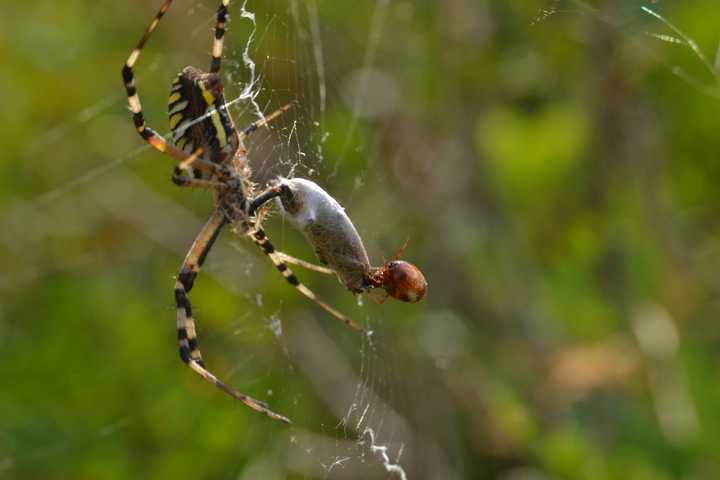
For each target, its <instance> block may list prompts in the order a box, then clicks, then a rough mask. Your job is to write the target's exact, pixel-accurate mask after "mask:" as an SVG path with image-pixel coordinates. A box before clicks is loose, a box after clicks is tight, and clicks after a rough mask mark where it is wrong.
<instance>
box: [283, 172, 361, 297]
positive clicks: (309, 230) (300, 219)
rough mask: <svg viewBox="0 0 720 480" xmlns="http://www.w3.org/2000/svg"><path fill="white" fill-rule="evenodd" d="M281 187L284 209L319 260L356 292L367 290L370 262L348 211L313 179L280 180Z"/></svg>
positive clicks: (341, 281)
mask: <svg viewBox="0 0 720 480" xmlns="http://www.w3.org/2000/svg"><path fill="white" fill-rule="evenodd" d="M279 186H280V189H281V190H280V204H281V207H282V209H283V210H284V211H285V213H286V214H287V215H288V216H289V217H290V219H291V221H292V222H293V223H294V224H295V225H296V226H297V227H298V229H299V230H300V231H302V232H303V234H304V235H305V238H306V239H307V240H308V242H309V243H310V245H312V247H313V249H314V250H315V254H316V255H317V257H318V259H319V260H320V261H321V262H322V263H323V264H325V265H327V266H329V267H330V268H332V269H333V270H334V271H335V273H336V274H337V277H338V280H339V281H340V283H342V284H343V285H344V286H345V287H346V288H348V289H349V290H351V291H352V292H355V293H360V292H363V291H365V290H367V288H368V287H369V285H368V278H369V276H370V269H371V267H370V260H369V258H368V254H367V251H366V250H365V246H364V245H363V243H362V239H361V238H360V235H359V234H358V232H357V230H356V229H355V226H354V225H353V223H352V221H350V218H349V217H348V216H347V214H346V213H345V209H344V208H343V207H342V206H341V205H340V204H339V203H338V202H337V201H336V200H335V199H334V198H333V197H331V196H330V194H328V193H327V192H326V191H325V190H323V189H322V188H320V186H319V185H317V184H316V183H314V182H311V181H310V180H306V179H303V178H293V179H280V181H279Z"/></svg>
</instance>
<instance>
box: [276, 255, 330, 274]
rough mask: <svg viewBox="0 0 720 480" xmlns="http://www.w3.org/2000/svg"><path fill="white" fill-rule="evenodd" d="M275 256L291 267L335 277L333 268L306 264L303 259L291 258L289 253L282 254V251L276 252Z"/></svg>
mask: <svg viewBox="0 0 720 480" xmlns="http://www.w3.org/2000/svg"><path fill="white" fill-rule="evenodd" d="M275 254H276V255H277V256H278V258H279V259H280V260H282V261H283V262H285V263H289V264H291V265H297V266H299V267H303V268H306V269H308V270H311V271H313V272H318V273H324V274H325V275H335V270H333V269H332V268H328V267H323V266H322V265H315V264H314V263H310V262H306V261H305V260H303V259H300V258H296V257H293V256H290V255H288V254H287V253H284V252H280V251H276V252H275Z"/></svg>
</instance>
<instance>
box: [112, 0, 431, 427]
mask: <svg viewBox="0 0 720 480" xmlns="http://www.w3.org/2000/svg"><path fill="white" fill-rule="evenodd" d="M229 3H230V0H222V1H221V3H220V5H219V7H218V9H217V19H216V23H215V29H214V33H215V34H214V39H213V47H212V59H211V62H210V71H209V72H203V71H201V70H199V69H197V68H195V67H191V66H188V67H185V68H184V69H183V70H182V71H181V72H180V73H179V74H178V75H177V77H176V78H175V80H174V81H173V82H172V86H171V88H170V97H169V99H168V116H169V120H170V131H171V138H172V141H168V140H166V139H165V138H164V137H163V136H161V135H159V134H158V133H157V132H156V131H155V130H153V129H151V128H150V127H149V126H148V125H146V123H145V117H144V116H143V111H142V106H141V104H140V98H139V96H138V93H137V87H136V85H135V75H134V72H133V67H134V66H135V63H136V62H137V60H138V58H139V57H140V53H141V51H142V49H143V47H144V46H145V43H146V42H147V41H148V39H149V38H150V36H151V35H152V33H153V32H154V31H155V29H156V28H157V26H158V24H159V23H160V20H161V19H162V17H163V16H164V14H165V13H166V12H167V10H168V9H169V8H170V5H171V4H172V0H165V1H164V2H163V3H162V5H161V6H160V9H159V10H158V12H157V14H156V15H155V17H154V18H153V20H152V21H151V22H150V24H149V25H148V27H147V28H146V29H145V32H144V33H143V35H142V37H141V39H140V41H139V42H138V44H137V46H136V47H135V48H134V49H133V50H132V52H131V53H130V56H129V57H128V59H127V61H126V62H125V65H124V66H123V68H122V78H123V82H124V85H125V90H126V93H127V98H128V105H129V108H130V111H131V112H132V118H133V123H134V124H135V128H136V130H137V132H138V134H139V135H140V136H141V137H142V139H143V140H145V141H146V142H147V143H148V144H150V145H151V146H152V147H153V148H155V149H156V150H158V151H159V152H161V153H164V154H166V155H168V156H170V157H172V158H174V159H175V160H176V161H178V165H177V166H176V167H175V169H174V170H173V174H172V181H173V182H174V183H175V184H176V185H178V186H180V187H192V188H202V189H207V190H210V191H212V192H213V197H214V210H213V212H212V214H211V215H210V218H209V219H208V220H207V222H206V223H205V225H204V226H203V227H202V229H201V230H200V232H199V233H198V234H197V236H196V237H195V240H194V242H193V243H192V246H191V247H190V250H189V251H188V253H187V255H186V256H185V260H184V261H183V263H182V266H181V267H180V272H179V273H178V276H177V280H176V282H175V291H174V295H175V304H176V308H177V310H176V315H177V336H178V348H179V352H180V358H181V359H182V361H183V362H185V363H186V364H187V365H188V366H189V367H190V368H191V369H192V370H193V371H195V372H196V373H197V374H199V375H200V376H201V377H202V378H204V379H205V380H207V381H208V382H210V383H212V384H214V385H215V386H216V387H218V388H219V389H220V390H223V391H224V392H226V393H227V394H228V395H230V396H232V397H233V398H235V399H237V400H239V401H240V402H242V403H244V404H245V405H247V406H248V407H250V408H252V409H253V410H256V411H258V412H260V413H262V414H265V415H267V416H268V417H270V418H272V419H273V420H278V421H281V422H285V423H290V420H289V419H288V418H286V417H284V416H283V415H280V414H278V413H275V412H273V411H272V410H270V409H269V408H268V406H267V405H266V404H265V403H264V402H262V401H260V400H256V399H254V398H252V397H250V396H248V395H245V394H243V393H240V392H237V391H235V390H234V389H232V388H231V387H229V386H228V385H227V384H225V383H224V382H223V381H221V380H220V379H218V378H217V377H216V376H215V375H214V374H212V373H211V372H210V371H209V370H207V369H206V367H205V363H204V362H203V358H202V355H201V353H200V349H199V347H198V339H197V332H196V328H195V320H194V317H193V313H192V306H191V304H190V299H189V297H188V294H189V292H190V290H191V289H192V287H193V283H194V282H195V279H196V277H197V275H198V273H199V272H200V268H201V266H202V265H203V262H204V261H205V259H206V257H207V255H208V253H209V252H210V249H211V248H212V246H213V244H214V242H215V241H216V240H217V238H218V236H219V234H220V231H221V230H222V228H223V227H225V226H226V225H228V224H231V225H232V226H233V227H234V230H235V231H236V233H238V234H239V235H241V236H248V237H250V238H251V239H252V241H253V242H254V243H255V245H257V246H258V247H259V248H260V249H261V250H262V251H263V252H264V253H265V254H266V255H267V256H268V257H269V258H270V260H271V261H272V263H273V264H274V265H275V267H276V268H277V270H278V271H279V272H280V273H281V274H282V276H283V277H284V278H285V280H286V281H287V282H288V283H290V285H292V286H293V287H295V289H297V291H299V292H300V293H301V294H302V295H304V296H305V297H307V298H309V299H310V300H312V301H313V302H315V303H316V304H317V305H319V306H320V307H321V308H323V309H324V310H326V311H327V312H328V313H330V314H331V315H332V316H334V317H335V318H337V319H339V320H341V321H342V322H344V323H345V324H346V325H348V326H349V327H351V328H354V329H356V330H359V331H364V329H363V328H362V327H360V326H358V325H357V324H355V323H354V322H353V321H352V320H350V319H349V318H348V317H346V316H345V315H343V314H342V313H340V312H339V311H337V310H335V309H334V308H333V307H331V306H330V305H328V304H327V303H325V302H323V301H322V300H321V299H320V298H318V297H317V295H315V293H314V292H312V290H310V289H309V288H307V287H306V286H305V285H303V284H302V283H300V281H299V280H298V278H297V276H296V275H295V274H294V273H293V272H292V270H290V268H289V267H288V265H287V263H288V262H289V263H295V264H298V265H301V266H304V267H306V268H310V269H313V270H316V271H319V272H323V273H328V274H335V275H337V277H338V279H339V280H340V282H341V283H342V284H343V285H344V286H346V287H347V288H348V289H350V290H351V291H352V292H354V293H362V292H365V291H367V290H369V289H371V288H377V287H382V288H384V289H385V290H386V292H387V293H388V294H389V295H390V296H393V297H395V298H398V299H400V300H404V301H418V300H420V299H421V298H422V297H423V296H424V295H425V291H426V289H427V283H426V282H425V279H424V277H423V276H422V273H421V272H420V270H419V269H417V267H415V266H413V265H411V264H409V263H406V262H402V261H398V260H397V259H396V260H395V261H393V262H387V263H386V264H385V265H383V266H382V267H371V266H370V262H369V260H368V256H367V253H366V251H365V247H364V246H363V245H362V241H361V239H360V237H359V235H358V234H357V231H356V230H355V227H354V226H353V225H352V222H351V221H350V219H349V218H348V217H347V215H346V214H345V212H344V210H343V208H342V207H341V206H340V205H339V204H338V203H337V202H336V201H335V200H334V199H333V198H332V197H331V196H330V195H329V194H328V193H326V192H325V191H324V190H322V189H321V188H320V187H319V186H318V185H316V184H314V183H313V182H311V181H309V180H302V179H292V180H286V179H280V180H278V181H275V182H273V183H271V184H270V185H269V186H268V188H267V189H266V190H264V191H263V192H262V193H260V194H257V195H256V185H255V184H254V183H253V181H252V180H251V178H250V176H251V171H250V168H249V165H248V159H247V150H246V148H245V145H244V142H245V139H246V138H248V137H249V136H250V135H251V134H252V133H253V132H255V131H256V130H258V129H259V128H261V127H263V126H268V125H269V124H270V122H272V121H273V120H274V119H276V118H277V117H279V116H280V115H282V114H283V113H285V112H287V111H288V110H290V109H291V108H292V104H288V105H285V106H283V107H281V108H280V109H278V110H276V111H275V112H273V113H271V114H270V115H269V116H267V117H265V118H263V119H261V120H258V121H256V122H253V123H252V124H250V125H249V126H248V127H247V128H245V129H244V130H241V131H238V130H236V129H235V125H234V123H233V120H232V118H231V117H230V115H229V113H228V110H227V105H226V103H225V98H224V95H223V84H222V81H221V79H220V67H221V58H222V51H223V37H224V34H225V26H226V23H227V20H228V5H229ZM274 198H278V199H279V201H280V203H281V207H282V208H283V210H285V212H286V213H288V214H289V215H290V217H291V219H292V220H293V221H294V222H295V224H296V225H297V226H298V227H300V228H301V230H303V232H304V233H305V236H306V238H307V239H308V241H309V242H310V243H311V245H312V246H313V247H314V249H315V252H316V253H317V255H318V257H319V258H320V261H321V262H322V263H324V264H325V265H327V267H321V266H317V265H313V264H310V263H307V262H304V261H302V260H299V259H295V258H294V257H291V256H289V255H286V254H284V253H282V252H279V251H277V250H275V247H274V246H273V245H272V243H271V242H270V239H269V238H268V236H267V234H266V233H265V231H264V230H263V228H262V226H261V217H262V215H261V213H262V212H263V210H264V208H265V204H266V203H268V202H269V201H270V200H272V199H274ZM328 267H329V268H328Z"/></svg>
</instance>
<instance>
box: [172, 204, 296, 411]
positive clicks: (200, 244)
mask: <svg viewBox="0 0 720 480" xmlns="http://www.w3.org/2000/svg"><path fill="white" fill-rule="evenodd" d="M226 223H227V218H226V217H225V214H224V213H223V212H222V211H221V210H220V209H216V210H215V211H214V212H213V214H212V216H210V219H209V220H208V221H207V223H206V224H205V226H204V227H203V228H202V230H200V233H199V234H198V235H197V237H196V238H195V241H194V242H193V244H192V246H191V247H190V250H189V251H188V253H187V256H186V257H185V261H183V264H182V267H181V268H180V273H179V274H178V279H177V281H176V282H175V304H176V306H177V332H178V348H179V351H180V358H181V359H182V361H183V362H185V363H186V364H188V366H189V367H190V368H192V369H193V370H194V371H195V372H196V373H197V374H198V375H200V376H201V377H202V378H204V379H205V380H207V381H208V382H210V383H212V384H213V385H215V386H216V387H218V388H219V389H220V390H222V391H224V392H225V393H227V394H228V395H230V396H231V397H233V398H235V399H237V400H239V401H241V402H242V403H244V404H245V405H247V406H248V407H250V408H252V409H253V410H255V411H257V412H260V413H262V414H264V415H266V416H268V417H270V418H272V419H273V420H279V421H281V422H285V423H291V422H290V420H289V419H287V418H286V417H284V416H282V415H280V414H277V413H275V412H273V411H272V410H270V409H269V408H267V406H266V405H265V404H264V403H263V402H261V401H259V400H256V399H254V398H252V397H249V396H247V395H245V394H242V393H240V392H237V391H235V390H233V389H232V388H230V387H229V386H228V385H227V384H225V383H224V382H223V381H221V380H220V379H218V378H217V377H216V376H215V375H213V374H212V373H210V372H209V371H208V370H207V369H206V368H205V364H204V363H203V360H202V355H201V354H200V348H199V346H198V340H197V332H196V329H195V319H194V318H193V314H192V306H191V305H190V299H189V298H188V292H190V290H191V289H192V287H193V283H194V282H195V278H196V277H197V275H198V273H199V272H200V267H201V266H202V264H203V262H204V261H205V258H206V257H207V254H208V252H209V251H210V249H211V248H212V246H213V244H214V243H215V240H217V238H218V235H219V234H220V231H221V230H222V227H223V226H225V224H226Z"/></svg>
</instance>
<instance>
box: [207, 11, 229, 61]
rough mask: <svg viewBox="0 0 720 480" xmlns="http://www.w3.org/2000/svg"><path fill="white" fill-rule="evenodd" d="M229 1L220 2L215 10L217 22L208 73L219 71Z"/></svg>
mask: <svg viewBox="0 0 720 480" xmlns="http://www.w3.org/2000/svg"><path fill="white" fill-rule="evenodd" d="M228 4H230V0H222V1H221V2H220V6H219V7H218V10H217V21H216V22H215V37H214V38H213V49H212V61H211V62H210V73H218V72H219V71H220V62H221V61H222V50H223V37H224V36H225V23H226V22H227V7H228Z"/></svg>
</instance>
